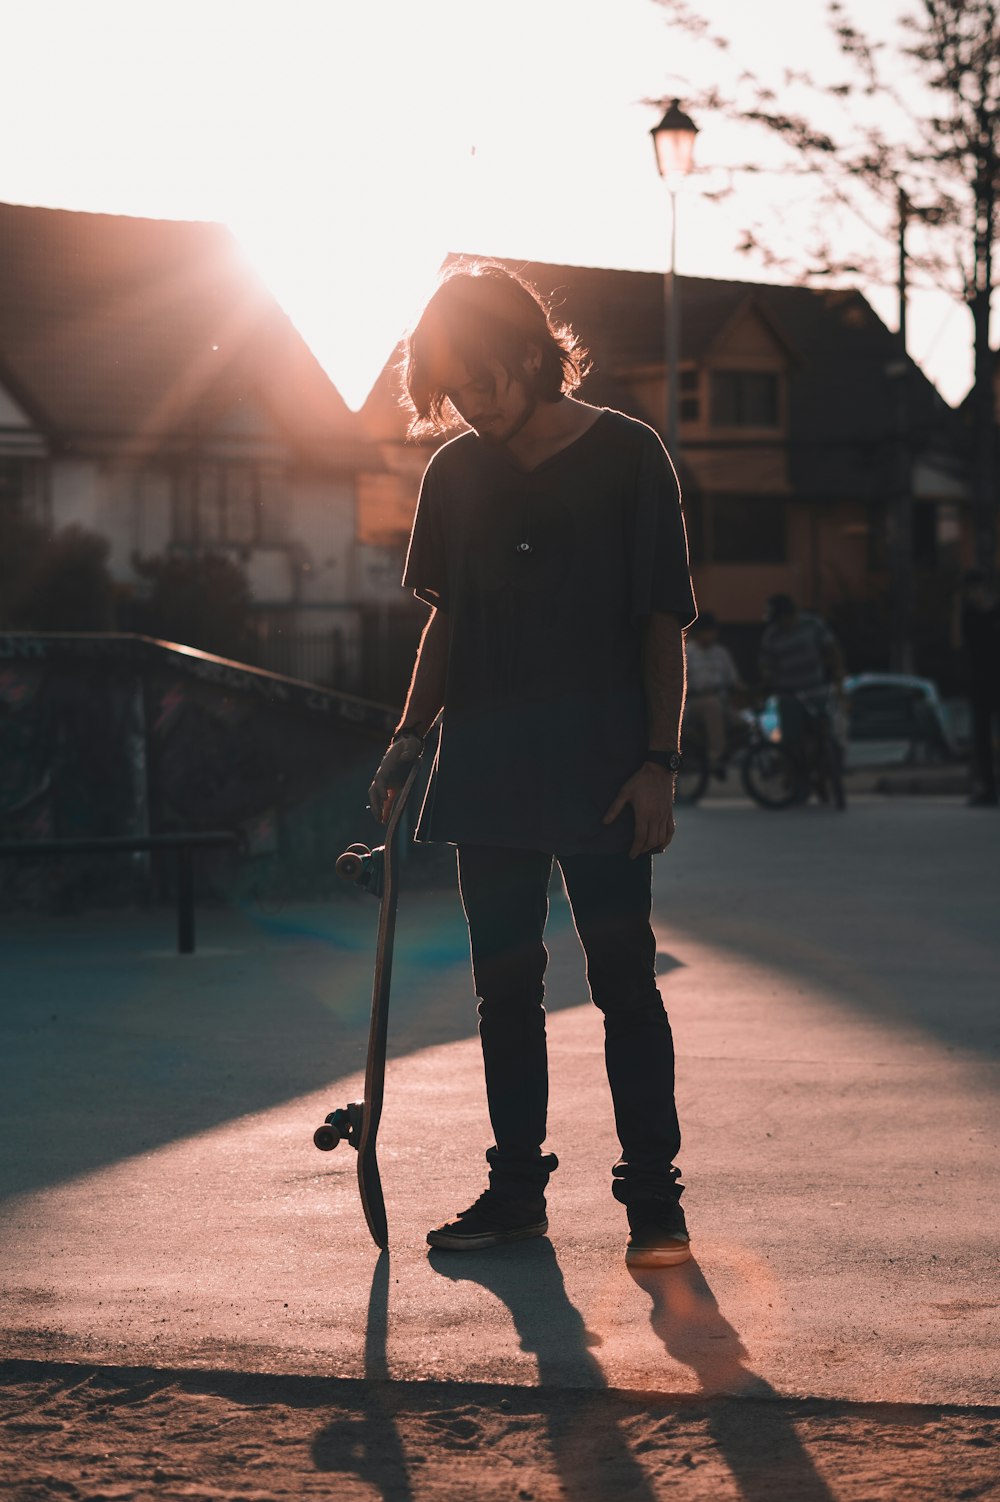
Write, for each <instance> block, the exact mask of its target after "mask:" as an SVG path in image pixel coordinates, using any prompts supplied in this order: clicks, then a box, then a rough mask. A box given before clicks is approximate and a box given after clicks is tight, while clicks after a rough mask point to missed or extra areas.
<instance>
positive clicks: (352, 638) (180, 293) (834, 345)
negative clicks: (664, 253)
mask: <svg viewBox="0 0 1000 1502" xmlns="http://www.w3.org/2000/svg"><path fill="white" fill-rule="evenodd" d="M505 264H508V265H511V266H513V267H514V268H515V269H518V270H520V271H522V272H523V274H524V275H526V276H527V277H528V279H529V280H530V281H532V282H533V283H534V284H535V285H536V286H538V288H539V289H540V290H541V291H542V292H543V293H544V294H546V295H547V296H548V297H550V298H551V300H552V302H553V304H554V306H555V309H556V311H557V313H558V315H559V316H560V317H562V318H564V319H566V320H567V321H569V322H571V323H572V324H573V326H574V327H575V329H576V330H577V332H578V333H579V335H580V337H581V339H582V340H583V342H584V344H585V345H586V346H587V347H588V349H589V350H590V352H591V355H592V359H593V366H594V369H593V372H592V374H591V375H590V376H588V378H587V381H586V383H585V385H584V387H583V390H582V393H581V394H582V395H583V396H584V397H585V398H586V399H588V400H590V401H593V402H596V403H599V404H604V405H609V406H614V407H617V408H619V409H620V410H622V411H625V412H628V413H631V414H633V415H635V416H637V417H640V418H642V419H644V420H645V421H647V422H650V423H652V424H653V425H654V426H656V427H659V428H660V429H661V430H662V427H663V421H662V417H663V414H664V413H665V408H666V380H665V370H664V354H663V350H664V303H663V291H664V289H663V278H662V277H661V276H660V275H658V274H656V273H653V272H632V271H618V270H608V269H602V268H587V267H576V266H556V265H548V264H535V263H526V262H517V263H515V262H506V263H505ZM678 288H679V299H680V307H681V344H680V371H679V381H680V391H679V405H680V433H679V438H680V454H679V467H680V470H681V479H682V485H683V491H684V505H685V513H686V518H687V524H688V531H689V539H690V544H691V554H692V562H693V566H694V573H695V582H696V586H697V590H698V594H699V599H700V600H701V601H702V603H703V604H704V605H705V606H706V607H710V608H711V609H713V610H714V611H715V612H716V614H717V615H718V616H719V617H720V619H721V620H722V621H723V622H724V623H725V624H726V626H727V627H728V629H729V631H730V634H731V637H732V638H733V639H734V640H735V639H736V638H738V637H739V636H740V635H741V634H742V635H743V636H744V637H745V638H746V640H747V641H748V642H749V639H750V636H751V634H753V633H756V631H757V629H758V626H759V621H760V615H761V608H762V604H763V601H764V600H765V599H766V597H767V595H768V594H770V593H772V592H774V591H776V590H783V591H787V592H788V593H790V594H792V595H794V596H795V597H796V598H797V599H798V600H799V601H800V602H801V603H803V604H805V605H807V606H811V607H813V608H817V609H820V610H829V609H830V608H831V607H832V606H833V605H835V604H836V602H837V601H838V600H840V599H844V598H850V599H865V598H867V597H869V596H871V595H872V594H874V593H877V592H878V591H879V590H882V589H883V588H884V581H885V571H886V559H885V536H886V529H887V524H888V518H889V516H890V515H891V512H892V500H893V497H894V496H897V495H899V493H900V491H901V489H909V491H910V492H911V494H912V496H913V498H914V502H913V504H914V518H915V525H914V550H915V553H916V556H917V557H918V558H919V559H920V560H922V561H923V562H924V563H926V564H930V565H933V566H935V567H937V568H938V569H948V568H950V567H952V566H954V567H955V568H957V567H958V561H959V553H960V550H961V548H962V546H963V526H964V525H965V524H964V522H963V514H964V513H963V506H964V502H965V485H964V480H963V475H962V468H961V463H960V461H959V460H958V459H957V457H956V453H957V449H956V442H955V438H954V433H953V414H952V413H951V410H950V409H949V408H948V407H947V406H946V405H945V403H944V402H943V401H942V400H941V398H940V397H939V396H938V394H937V393H936V391H935V390H934V388H933V386H931V384H930V383H929V382H928V381H927V380H926V379H925V378H924V377H923V376H922V374H921V373H920V372H919V370H917V368H916V367H915V366H913V365H912V364H905V365H904V364H903V363H902V362H901V361H900V360H899V356H898V352H897V346H896V341H895V337H894V336H893V334H892V333H891V332H890V331H889V330H888V329H887V328H886V327H885V325H884V324H883V323H882V322H881V321H880V319H879V318H878V317H877V315H876V314H875V313H874V311H873V310H872V308H871V307H870V305H869V304H868V303H867V302H866V301H865V299H864V298H863V297H862V296H861V294H860V293H858V292H856V291H853V290H847V291H817V290H814V289H809V288H804V287H782V286H772V285H762V284H753V283H744V282H733V281H715V280H710V279H708V278H700V277H681V278H679V279H678ZM394 366H395V361H394V360H390V361H389V362H388V363H387V365H386V367H385V369H384V370H383V372H382V374H381V376H380V378H379V380H378V382H377V383H376V386H375V388H374V390H373V391H372V393H371V395H370V397H369V399H368V401H367V403H366V405H365V407H364V408H363V410H362V411H361V412H360V413H352V412H350V411H349V410H348V408H347V407H346V405H345V404H344V402H343V401H342V399H341V397H340V395H339V394H338V392H337V390H336V388H335V387H334V386H333V384H332V383H331V381H330V380H329V378H328V377H327V376H326V374H325V373H324V372H323V370H322V369H321V368H320V366H319V365H318V363H317V361H316V360H315V358H314V357H313V355H312V353H311V352H310V350H309V348H308V346H307V345H306V343H305V342H304V340H303V339H302V338H301V336H300V335H299V334H298V332H297V331H296V329H295V328H294V327H293V325H292V324H291V322H290V321H289V320H288V318H287V317H286V316H285V315H284V313H283V312H282V311H281V309H280V308H279V307H278V305H277V304H276V302H275V300H274V299H273V297H272V296H271V294H270V293H269V292H268V290H267V288H266V287H265V286H263V285H262V283H261V282H260V281H259V279H258V278H257V277H256V276H255V274H254V273H253V272H252V271H251V269H250V268H249V266H248V264H247V262H246V260H245V258H244V257H243V255H242V253H241V252H240V249H239V246H238V245H237V243H236V242H235V240H234V239H233V237H232V236H231V235H230V233H229V232H228V231H227V230H226V229H225V228H224V227H222V226H220V225H214V224H195V223H177V222H166V221H152V220H141V219H128V218H121V217H114V216H109V215H100V214H81V213H69V212H65V211H61V210H51V209H37V208H25V207H19V206H12V205H0V501H2V500H3V499H4V496H5V495H6V499H7V501H8V503H16V504H18V505H21V506H23V507H24V508H26V509H29V510H32V511H34V512H35V513H36V514H39V515H42V516H44V517H45V518H46V519H47V520H48V521H49V522H51V524H52V525H53V526H60V525H63V524H65V523H67V522H70V521H77V522H80V523H83V524H84V525H86V526H88V527H92V528H96V529H97V530H99V531H101V532H102V533H104V534H105V535H106V536H107V537H108V538H109V539H110V540H111V543H112V557H111V564H112V568H113V570H114V572H115V574H116V576H117V577H118V578H119V579H120V580H122V581H123V582H128V581H129V580H130V579H132V578H134V572H133V568H132V559H133V557H134V556H135V555H137V554H138V555H150V554H156V553H163V552H166V551H171V550H181V551H193V550H199V549H202V550H206V549H212V550H215V551H220V550H221V551H223V552H227V553H229V554H231V555H232V556H233V557H235V558H236V559H238V560H239V562H240V563H241V565H242V566H243V568H244V569H245V571H246V573H247V576H248V578H249V581H250V584H251V588H252V591H253V597H254V602H255V604H254V609H255V614H256V618H257V634H258V639H259V641H260V643H261V653H260V660H261V663H262V665H264V666H269V667H272V668H278V669H280V670H283V671H287V672H291V673H292V674H294V675H296V676H303V677H312V678H315V679H317V680H319V681H325V682H336V683H338V684H339V686H342V687H347V688H354V689H357V688H359V687H360V686H361V685H362V684H365V685H366V686H367V689H368V691H371V684H372V683H373V681H375V680H376V679H377V680H379V681H382V678H384V675H382V676H381V677H380V674H379V673H378V672H376V671H375V668H376V666H377V665H378V664H379V663H380V662H381V663H384V662H385V661H387V660H390V659H391V660H393V661H395V662H396V666H395V668H394V669H393V670H392V672H391V673H390V674H389V679H390V680H391V685H392V686H391V688H390V689H385V690H383V691H384V692H391V693H393V694H398V693H399V692H400V691H401V688H402V687H403V686H405V685H403V684H402V682H401V680H402V676H403V675H404V673H405V666H404V662H405V659H407V658H410V659H412V650H413V647H414V645H415V642H416V636H417V632H418V630H419V625H420V621H421V620H422V618H423V610H422V607H415V606H414V602H412V601H410V600H408V599H407V598H406V597H405V596H402V594H401V591H400V588H399V578H400V572H401V566H402V558H403V553H404V550H405V544H406V539H407V536H408V533H409V527H410V523H411V520H412V516H413V510H414V506H415V503H416V496H417V489H418V485H419V478H420V474H421V472H422V469H423V467H424V465H425V463H426V461H427V458H428V454H429V452H430V450H429V447H428V446H427V445H414V444H410V443H407V442H406V438H405V427H406V421H405V416H404V414H403V413H402V412H401V410H400V408H399V405H398V402H397V390H396V375H395V369H394ZM396 659H399V660H398V661H396ZM872 665H877V664H872Z"/></svg>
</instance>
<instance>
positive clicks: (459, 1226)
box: [427, 1189, 549, 1252]
mask: <svg viewBox="0 0 1000 1502" xmlns="http://www.w3.org/2000/svg"><path fill="white" fill-rule="evenodd" d="M548 1229H549V1223H548V1220H547V1219H546V1216H545V1200H544V1199H543V1198H542V1197H541V1196H539V1197H538V1198H537V1199H532V1200H514V1199H508V1198H506V1197H505V1196H503V1195H498V1194H497V1193H496V1190H494V1189H487V1190H486V1192H485V1193H484V1194H481V1195H480V1196H479V1198H478V1199H477V1200H476V1203H475V1204H474V1205H470V1206H469V1208H468V1210H462V1211H461V1212H460V1213H459V1214H458V1215H456V1216H455V1219H454V1220H447V1221H445V1223H444V1225H443V1226H438V1227H437V1228H436V1229H435V1230H433V1231H428V1232H427V1240H428V1243H429V1244H430V1245H431V1246H438V1247H446V1248H447V1249H448V1250H449V1251H453V1252H478V1251H479V1250H481V1248H483V1247H487V1246H501V1245H502V1244H503V1243H504V1242H506V1241H526V1240H527V1239H528V1237H529V1236H544V1235H545V1233H546V1231H547V1230H548Z"/></svg>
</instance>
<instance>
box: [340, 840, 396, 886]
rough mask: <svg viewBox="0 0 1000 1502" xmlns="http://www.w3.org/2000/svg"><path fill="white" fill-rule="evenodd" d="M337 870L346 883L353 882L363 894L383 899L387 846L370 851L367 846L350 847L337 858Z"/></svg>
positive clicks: (380, 846) (379, 846)
mask: <svg viewBox="0 0 1000 1502" xmlns="http://www.w3.org/2000/svg"><path fill="white" fill-rule="evenodd" d="M335 870H336V872H337V875H338V876H341V877H343V879H344V881H353V882H354V884H355V886H358V887H360V888H361V890H362V891H363V892H371V894H372V896H373V897H381V896H382V893H383V891H384V890H385V846H384V845H377V846H376V847H375V849H374V850H369V849H368V846H367V845H348V847H347V849H346V850H345V851H344V853H343V855H339V856H338V857H337V864H336V867H335Z"/></svg>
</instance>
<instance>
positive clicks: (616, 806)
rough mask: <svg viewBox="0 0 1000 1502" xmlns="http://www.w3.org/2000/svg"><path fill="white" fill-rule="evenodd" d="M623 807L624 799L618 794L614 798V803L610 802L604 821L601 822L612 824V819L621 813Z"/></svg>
mask: <svg viewBox="0 0 1000 1502" xmlns="http://www.w3.org/2000/svg"><path fill="white" fill-rule="evenodd" d="M624 807H625V799H624V798H622V797H621V795H619V796H618V797H617V798H616V799H615V801H614V803H612V805H611V807H610V808H609V809H608V811H607V813H606V814H605V815H604V821H603V822H604V823H605V824H613V823H614V821H615V820H616V819H617V817H618V815H619V814H620V813H621V811H622V809H623V808H624Z"/></svg>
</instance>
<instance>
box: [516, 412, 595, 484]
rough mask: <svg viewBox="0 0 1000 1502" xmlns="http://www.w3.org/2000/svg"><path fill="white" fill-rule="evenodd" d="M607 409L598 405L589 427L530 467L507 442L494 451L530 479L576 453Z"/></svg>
mask: <svg viewBox="0 0 1000 1502" xmlns="http://www.w3.org/2000/svg"><path fill="white" fill-rule="evenodd" d="M607 411H608V409H607V407H598V409H597V416H596V417H595V418H594V420H593V422H591V423H590V424H589V426H588V427H586V428H584V430H583V432H582V433H578V434H577V435H576V437H575V438H571V439H570V441H569V442H568V443H564V444H563V446H562V448H558V449H556V450H555V451H554V452H553V453H551V454H546V456H545V458H544V459H540V460H539V461H538V463H537V464H534V465H532V467H531V468H530V469H528V468H526V467H525V465H523V464H522V463H521V461H520V460H519V459H518V458H517V457H516V456H515V455H514V454H512V453H511V451H510V449H508V448H507V446H506V444H501V445H500V447H499V448H498V449H495V450H494V453H496V454H497V455H498V456H499V458H500V459H501V461H502V462H503V463H504V464H507V465H509V467H510V468H511V469H513V470H516V472H517V473H518V474H519V475H522V476H523V477H524V478H525V479H530V478H532V477H533V476H535V475H537V474H539V473H540V472H541V471H542V470H543V469H545V468H547V466H548V465H550V464H554V463H555V461H556V460H557V459H562V458H564V457H565V456H567V455H569V454H572V453H574V452H575V451H576V449H577V448H578V447H579V446H580V444H581V443H584V442H585V441H586V439H588V438H589V437H590V435H591V433H592V432H593V431H594V429H595V428H596V427H599V426H600V424H601V419H602V418H603V417H605V416H606V415H607Z"/></svg>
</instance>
